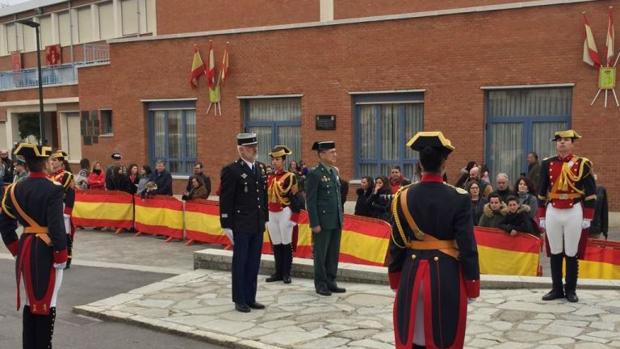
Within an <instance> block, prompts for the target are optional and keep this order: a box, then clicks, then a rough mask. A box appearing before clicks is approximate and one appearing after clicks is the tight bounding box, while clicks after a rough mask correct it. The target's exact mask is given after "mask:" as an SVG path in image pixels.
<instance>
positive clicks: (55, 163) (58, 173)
mask: <svg viewBox="0 0 620 349" xmlns="http://www.w3.org/2000/svg"><path fill="white" fill-rule="evenodd" d="M68 156H69V154H67V153H66V152H64V151H62V150H56V151H55V152H54V153H52V155H50V163H51V165H52V174H51V175H50V178H51V179H52V180H54V181H56V182H58V183H60V184H62V187H63V188H64V190H65V197H64V200H63V203H64V211H63V212H64V215H63V217H64V222H65V231H66V232H67V252H68V253H69V257H68V258H67V269H69V268H70V267H71V259H72V253H73V239H74V237H75V227H74V226H73V223H72V220H71V218H72V215H73V206H74V205H75V177H74V176H73V173H71V171H69V168H68V167H67V165H66V164H68V162H67V159H68Z"/></svg>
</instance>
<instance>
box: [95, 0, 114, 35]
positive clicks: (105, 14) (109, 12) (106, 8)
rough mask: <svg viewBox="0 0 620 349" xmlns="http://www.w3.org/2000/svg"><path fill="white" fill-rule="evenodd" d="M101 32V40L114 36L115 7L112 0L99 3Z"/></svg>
mask: <svg viewBox="0 0 620 349" xmlns="http://www.w3.org/2000/svg"><path fill="white" fill-rule="evenodd" d="M99 33H100V35H101V40H106V39H110V38H113V37H114V7H113V6H112V3H111V2H106V3H104V4H101V5H99Z"/></svg>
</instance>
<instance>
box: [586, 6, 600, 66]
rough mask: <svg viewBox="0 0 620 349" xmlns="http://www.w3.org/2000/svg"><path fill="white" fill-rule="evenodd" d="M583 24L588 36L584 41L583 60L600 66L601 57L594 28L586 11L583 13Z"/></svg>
mask: <svg viewBox="0 0 620 349" xmlns="http://www.w3.org/2000/svg"><path fill="white" fill-rule="evenodd" d="M583 25H584V26H585V29H586V37H585V39H584V41H583V61H584V62H585V63H586V64H588V65H591V66H593V67H595V68H599V67H600V66H601V58H600V56H599V55H598V49H597V48H596V42H595V41H594V34H592V28H591V27H590V23H589V22H588V18H587V17H586V15H585V13H584V14H583Z"/></svg>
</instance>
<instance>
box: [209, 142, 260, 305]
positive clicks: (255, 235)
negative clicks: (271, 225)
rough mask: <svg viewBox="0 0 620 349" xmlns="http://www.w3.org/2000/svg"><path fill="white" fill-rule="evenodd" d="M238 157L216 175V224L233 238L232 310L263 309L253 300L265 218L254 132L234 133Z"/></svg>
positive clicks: (254, 298)
mask: <svg viewBox="0 0 620 349" xmlns="http://www.w3.org/2000/svg"><path fill="white" fill-rule="evenodd" d="M237 152H238V153H239V159H237V161H235V162H233V163H231V164H229V165H227V166H225V167H224V168H222V172H221V176H220V183H221V186H220V189H221V192H220V224H221V225H222V228H223V229H224V233H225V234H226V235H227V236H228V238H229V239H231V240H232V242H233V261H232V300H233V302H234V303H235V310H237V311H238V312H242V313H249V312H250V311H251V309H264V308H265V306H264V305H262V304H260V303H258V302H257V301H256V290H257V286H256V282H257V277H258V269H259V266H260V256H261V250H262V248H263V233H264V232H265V228H266V223H267V221H268V220H269V215H268V206H267V190H266V189H267V172H266V166H265V165H264V164H263V163H261V162H258V161H256V157H257V153H258V140H257V138H256V134H255V133H239V134H238V135H237Z"/></svg>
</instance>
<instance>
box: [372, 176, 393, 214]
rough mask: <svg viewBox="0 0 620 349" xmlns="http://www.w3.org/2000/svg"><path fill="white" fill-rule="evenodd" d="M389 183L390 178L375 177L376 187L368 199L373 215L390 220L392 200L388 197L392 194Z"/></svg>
mask: <svg viewBox="0 0 620 349" xmlns="http://www.w3.org/2000/svg"><path fill="white" fill-rule="evenodd" d="M389 183H390V182H389V180H388V179H387V177H385V176H379V177H377V178H375V187H374V189H373V191H372V194H371V195H370V197H369V198H368V201H367V203H368V205H369V206H370V216H371V217H374V218H379V219H383V220H386V221H389V219H390V200H389V199H388V197H390V194H392V190H391V188H390V184H389Z"/></svg>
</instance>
